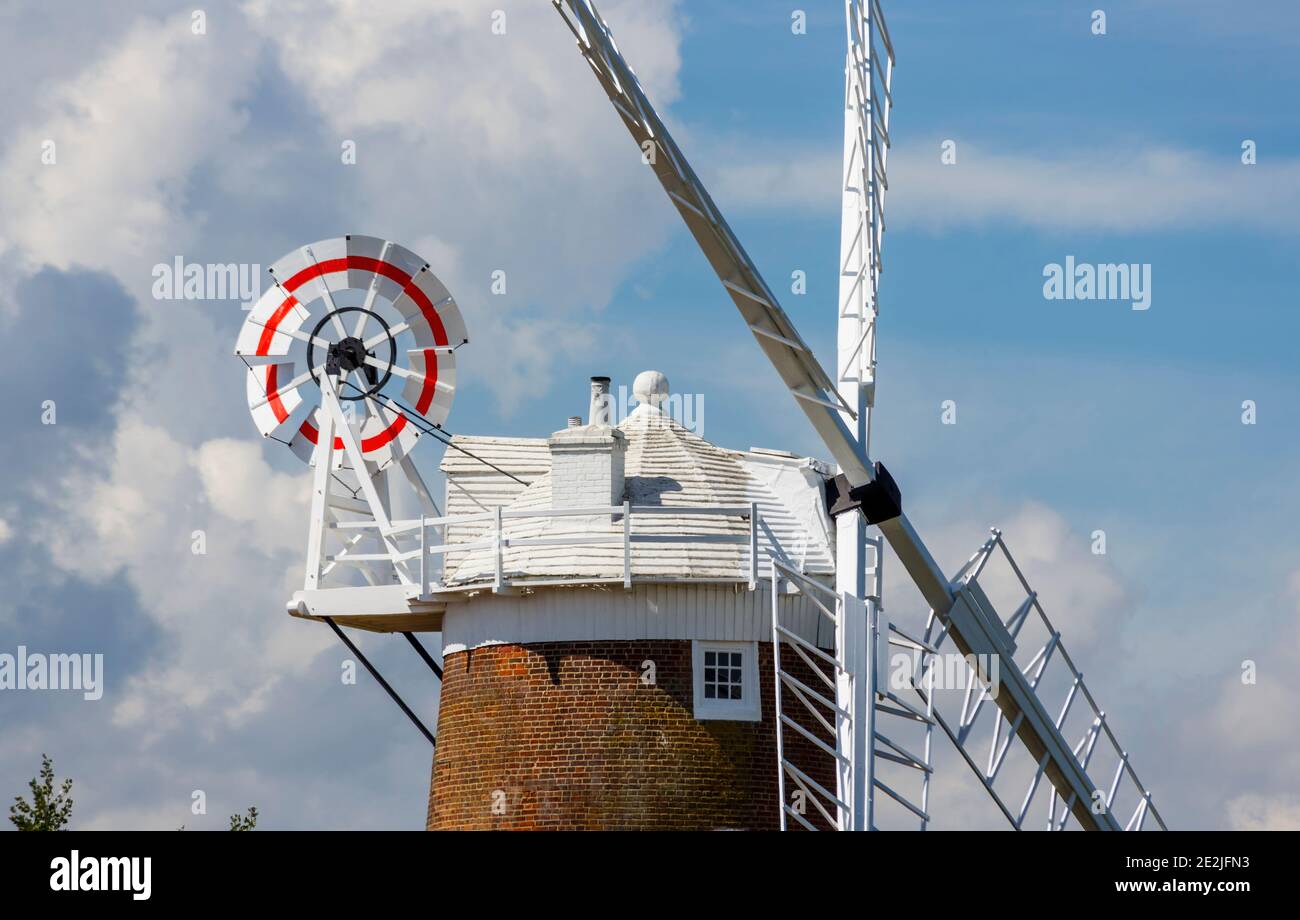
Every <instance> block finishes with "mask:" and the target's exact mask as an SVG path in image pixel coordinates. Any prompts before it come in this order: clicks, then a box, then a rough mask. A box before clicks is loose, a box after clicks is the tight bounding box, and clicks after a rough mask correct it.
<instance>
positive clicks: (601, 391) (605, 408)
mask: <svg viewBox="0 0 1300 920" xmlns="http://www.w3.org/2000/svg"><path fill="white" fill-rule="evenodd" d="M587 418H589V419H591V424H593V425H612V424H614V412H613V409H612V407H611V406H610V399H609V378H608V377H592V378H591V410H590V411H589V412H588V413H587Z"/></svg>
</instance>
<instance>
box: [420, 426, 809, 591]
mask: <svg viewBox="0 0 1300 920" xmlns="http://www.w3.org/2000/svg"><path fill="white" fill-rule="evenodd" d="M618 428H619V430H621V431H622V432H623V435H624V437H625V438H626V441H627V453H626V458H625V463H624V481H625V487H624V494H623V497H624V499H625V500H627V501H630V502H631V504H632V505H633V506H634V507H636V506H655V507H661V508H665V509H672V508H681V509H683V513H681V514H673V513H671V512H665V513H658V514H635V513H634V514H633V515H632V522H631V533H632V536H633V541H634V542H633V547H632V560H631V571H632V576H633V578H634V579H652V580H655V581H732V580H735V581H743V580H746V579H748V577H749V574H750V548H749V545H748V540H749V533H750V527H749V523H748V522H747V521H746V520H744V519H742V518H739V517H735V516H732V517H721V516H713V515H707V516H706V515H700V514H691V513H688V512H686V510H685V509H691V508H694V509H701V508H706V507H720V506H728V507H748V506H749V504H750V503H751V502H756V503H757V504H758V510H759V520H760V527H759V535H758V545H759V553H758V555H759V574H760V577H767V575H769V574H770V565H769V564H768V563H767V560H768V558H769V555H770V554H772V553H775V554H777V555H778V556H780V557H782V558H784V559H786V560H788V561H789V562H791V563H792V564H794V565H796V566H798V567H800V568H801V569H802V570H803V571H805V572H807V573H809V574H815V575H830V574H833V573H834V548H833V528H832V525H831V522H830V520H829V518H828V517H827V516H826V514H825V510H824V507H823V502H822V497H821V495H822V492H821V488H822V483H823V481H824V477H825V476H826V475H827V474H828V473H829V472H830V470H829V469H828V468H827V467H826V465H825V464H823V463H821V462H820V461H815V460H809V459H806V458H799V457H795V456H794V455H791V454H783V453H779V452H776V451H757V450H755V451H748V452H746V451H732V450H725V449H723V448H720V447H717V446H715V445H713V444H711V443H709V442H708V441H706V440H704V439H703V438H702V437H699V436H698V435H696V434H694V433H693V432H691V431H689V430H687V429H686V428H683V427H682V426H681V425H680V424H678V423H677V422H676V421H674V420H673V419H672V418H671V417H669V416H668V415H667V414H666V413H664V412H662V411H661V410H660V409H658V408H655V407H653V406H650V405H645V404H642V405H640V406H638V407H637V408H636V409H635V410H634V411H633V412H632V413H631V414H630V415H629V416H628V417H627V419H626V420H624V421H623V423H622V424H620V425H619V426H618ZM454 443H455V444H456V445H457V446H458V447H461V448H464V450H467V451H470V452H471V453H473V454H474V455H476V456H477V457H479V458H481V459H482V460H487V461H489V462H491V463H492V464H494V465H496V466H498V467H500V468H501V469H502V470H504V471H506V472H508V473H510V474H511V475H514V476H517V477H518V478H519V479H522V480H524V481H525V482H526V483H528V484H527V485H523V484H521V483H519V482H515V481H514V480H512V479H511V478H510V477H509V476H506V475H504V474H503V473H502V472H498V471H496V470H493V469H492V468H491V467H488V466H486V465H485V464H484V463H482V462H480V461H479V460H475V459H473V458H471V457H470V456H468V455H467V454H465V453H463V452H462V451H457V450H449V451H448V452H447V455H446V459H444V461H443V464H442V467H441V468H442V470H443V472H445V473H446V474H447V480H448V486H447V490H448V499H447V503H448V508H447V513H448V514H452V515H455V514H464V513H473V512H476V511H484V510H490V509H494V508H495V507H496V506H497V505H501V506H503V510H505V511H509V512H527V511H547V510H549V509H550V508H551V472H550V453H549V450H548V447H547V441H546V439H543V438H536V439H533V438H508V439H507V438H477V437H463V436H458V437H456V438H455V439H454ZM492 527H493V523H492V522H490V521H483V522H475V523H467V524H458V525H450V526H449V527H448V534H447V539H448V542H449V543H457V542H471V541H473V540H476V539H478V538H480V537H481V536H483V535H484V533H485V532H488V531H490V530H491V529H492ZM504 532H505V535H506V538H507V540H508V541H509V540H523V539H545V540H553V539H554V540H558V539H561V538H566V539H568V538H572V539H577V538H579V537H584V536H586V537H591V536H598V537H617V538H619V539H618V540H617V541H616V542H606V543H598V544H588V545H527V546H507V547H506V548H505V549H504V550H503V553H502V557H503V558H502V572H503V575H504V576H505V578H506V579H508V580H510V581H512V582H516V583H526V582H527V581H529V580H545V581H550V580H559V581H574V582H581V581H583V580H586V579H589V580H592V581H605V580H617V579H620V578H622V577H623V573H624V557H623V545H622V542H621V537H622V534H623V521H622V517H621V515H606V516H603V517H600V518H595V519H593V518H591V517H581V518H575V517H556V518H547V517H532V518H527V517H526V518H513V519H512V518H507V519H506V521H505V524H504ZM649 535H658V536H660V537H671V538H672V540H671V542H639V541H637V540H636V538H637V537H644V536H649ZM717 535H728V536H731V537H734V538H741V539H738V540H736V541H735V542H730V543H718V542H708V537H710V536H717ZM693 537H694V538H697V539H692V538H693ZM495 572H496V552H495V549H491V548H486V549H485V548H479V549H472V550H468V551H466V552H464V553H458V554H452V555H451V556H449V557H448V560H447V568H446V572H445V574H444V578H443V583H444V585H445V586H447V587H465V586H469V585H475V584H481V583H486V582H491V581H492V580H493V579H494V577H495Z"/></svg>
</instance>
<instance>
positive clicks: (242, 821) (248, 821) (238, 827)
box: [230, 806, 257, 831]
mask: <svg viewBox="0 0 1300 920" xmlns="http://www.w3.org/2000/svg"><path fill="white" fill-rule="evenodd" d="M255 827H257V808H256V806H254V807H251V808H249V809H248V814H247V815H231V816H230V829H231V830H232V831H251V830H253V829H254V828H255Z"/></svg>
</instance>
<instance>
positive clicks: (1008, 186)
mask: <svg viewBox="0 0 1300 920" xmlns="http://www.w3.org/2000/svg"><path fill="white" fill-rule="evenodd" d="M722 149H723V153H720V154H719V155H716V156H714V157H713V159H714V160H716V161H720V162H726V163H727V165H726V166H724V167H722V168H720V169H717V170H715V171H714V173H713V175H714V177H715V179H714V181H713V183H712V184H713V186H714V189H715V192H716V195H717V198H718V201H719V204H720V205H721V206H723V207H724V208H725V207H727V206H728V205H734V206H735V207H738V208H750V209H791V208H795V209H816V210H819V211H823V212H829V213H834V209H836V208H837V207H838V206H839V197H838V196H839V192H838V188H839V170H840V152H839V150H838V149H833V148H830V145H829V144H828V145H826V146H819V147H817V148H810V149H793V150H791V149H787V150H785V151H781V150H779V148H778V149H777V150H776V151H775V152H773V148H771V147H769V146H766V145H758V144H753V143H741V142H734V141H733V142H731V143H730V144H728V145H727V146H726V147H724V148H722ZM759 151H761V153H760V152H759ZM1239 156H1240V151H1238V150H1235V149H1229V150H1226V151H1224V152H1223V153H1222V154H1221V155H1219V156H1210V155H1207V154H1205V153H1200V152H1196V151H1190V150H1179V149H1174V148H1169V147H1136V146H1135V147H1134V148H1131V149H1125V148H1105V149H1096V150H1088V151H1076V150H1071V151H1068V152H1064V153H1061V152H1050V151H1049V152H1022V151H1015V150H1011V151H1008V150H998V149H995V148H993V147H992V146H990V145H986V144H981V143H975V142H968V141H960V140H959V142H958V156H957V163H956V164H954V165H949V166H945V165H943V164H941V163H940V160H939V143H938V141H937V140H936V141H935V143H934V144H932V145H916V144H912V145H907V146H902V145H900V146H899V147H897V148H896V149H894V150H893V151H891V153H890V158H889V184H890V193H889V198H888V200H887V202H886V214H887V216H888V218H889V220H890V225H891V226H892V227H895V228H902V227H921V228H925V229H930V230H944V229H947V228H950V227H956V226H969V225H984V224H990V223H1006V224H1012V225H1016V226H1025V227H1032V228H1035V229H1041V230H1093V231H1110V232H1143V231H1158V230H1181V229H1200V228H1205V227H1212V226H1231V227H1245V228H1250V229H1255V230H1263V231H1270V232H1284V233H1293V232H1295V231H1297V230H1300V160H1297V159H1295V158H1287V157H1264V158H1261V160H1260V162H1259V163H1258V164H1257V165H1255V166H1244V165H1242V163H1241V161H1240V158H1239Z"/></svg>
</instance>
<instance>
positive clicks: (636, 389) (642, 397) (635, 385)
mask: <svg viewBox="0 0 1300 920" xmlns="http://www.w3.org/2000/svg"><path fill="white" fill-rule="evenodd" d="M632 395H633V396H634V397H635V398H636V401H637V402H640V403H645V404H646V405H650V406H654V407H655V408H658V407H659V406H660V405H662V404H663V403H664V401H665V400H667V399H668V378H667V377H665V376H664V375H663V374H661V373H659V372H658V371H642V372H641V373H639V374H637V375H636V380H634V381H632Z"/></svg>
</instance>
